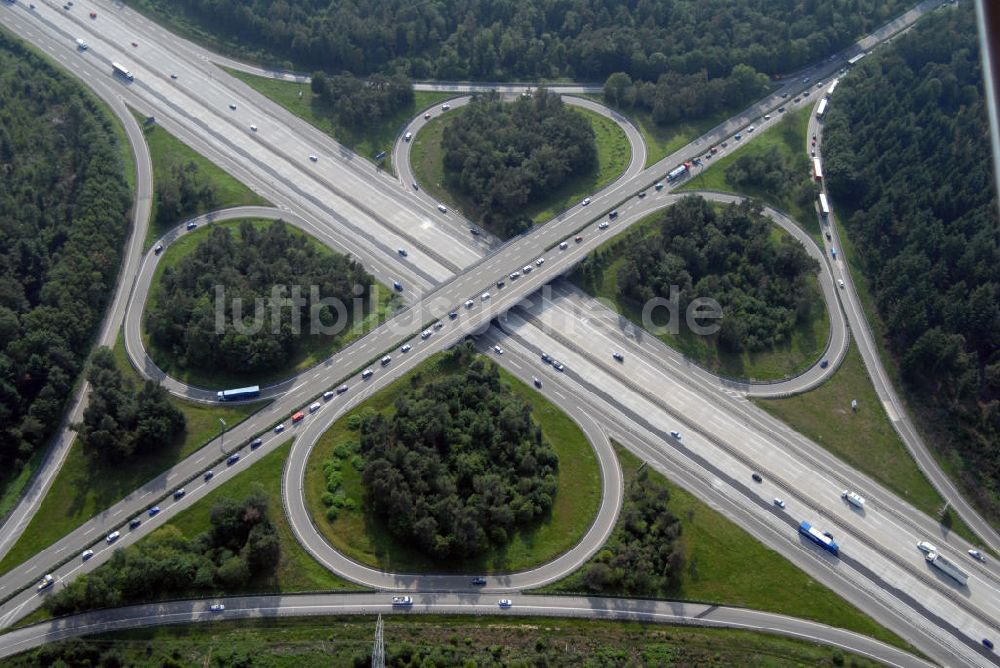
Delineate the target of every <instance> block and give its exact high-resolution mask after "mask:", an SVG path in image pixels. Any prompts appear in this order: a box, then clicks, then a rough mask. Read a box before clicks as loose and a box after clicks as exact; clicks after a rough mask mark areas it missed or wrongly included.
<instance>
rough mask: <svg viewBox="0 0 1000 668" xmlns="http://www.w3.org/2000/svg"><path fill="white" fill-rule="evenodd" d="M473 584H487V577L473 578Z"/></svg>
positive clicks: (480, 585)
mask: <svg viewBox="0 0 1000 668" xmlns="http://www.w3.org/2000/svg"><path fill="white" fill-rule="evenodd" d="M472 584H474V585H476V586H477V587H482V586H483V585H484V584H486V578H482V577H480V578H472Z"/></svg>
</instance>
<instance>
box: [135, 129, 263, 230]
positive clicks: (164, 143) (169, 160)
mask: <svg viewBox="0 0 1000 668" xmlns="http://www.w3.org/2000/svg"><path fill="white" fill-rule="evenodd" d="M135 117H136V120H138V121H139V125H141V126H142V127H143V134H144V135H145V137H146V144H147V145H148V146H149V156H150V160H151V161H152V163H153V202H152V206H151V208H150V212H149V228H148V230H147V231H146V242H145V243H144V244H143V248H149V247H150V246H152V245H153V241H155V240H156V239H158V238H159V237H161V236H162V235H163V234H164V233H165V232H167V230H169V229H171V228H172V227H174V226H175V225H177V224H178V223H180V222H181V220H167V221H164V222H163V223H160V222H158V221H157V214H158V211H159V196H158V195H157V188H158V184H161V183H164V182H166V181H169V180H171V176H170V173H171V168H172V167H174V166H175V165H177V166H180V165H186V164H188V163H191V162H193V163H194V164H195V165H197V166H198V181H199V185H201V184H207V185H210V186H211V187H212V188H213V189H214V190H215V196H216V203H215V205H214V206H212V207H211V209H224V208H228V207H233V206H246V205H262V206H268V205H270V202H268V201H267V200H266V199H264V198H263V197H261V196H260V195H258V194H257V193H255V192H254V191H252V190H250V189H249V188H248V187H246V186H245V185H243V184H242V183H240V182H239V181H237V180H236V179H235V178H234V177H232V176H230V175H229V174H227V173H226V172H225V171H224V170H223V169H222V168H221V167H218V166H217V165H216V164H215V163H214V162H212V161H211V160H209V159H208V158H206V157H205V156H203V155H201V154H200V153H197V152H195V151H194V150H193V149H192V148H190V147H189V146H188V145H187V144H184V143H183V142H181V141H180V140H179V139H177V138H176V137H174V136H173V135H172V134H170V133H169V132H167V131H166V130H164V129H163V128H161V127H160V126H159V125H156V124H155V123H152V124H146V123H145V118H144V117H143V116H141V115H139V114H135ZM208 210H209V208H207V207H205V206H199V207H198V208H197V209H196V210H195V211H192V212H191V213H190V214H188V215H187V216H186V218H190V217H192V216H197V215H198V214H201V213H205V212H206V211H208Z"/></svg>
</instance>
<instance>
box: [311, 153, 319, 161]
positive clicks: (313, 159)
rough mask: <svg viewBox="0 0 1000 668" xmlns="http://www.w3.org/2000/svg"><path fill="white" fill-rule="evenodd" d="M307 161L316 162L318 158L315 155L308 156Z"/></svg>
mask: <svg viewBox="0 0 1000 668" xmlns="http://www.w3.org/2000/svg"><path fill="white" fill-rule="evenodd" d="M309 159H310V160H312V161H313V162H316V161H317V160H319V156H316V155H310V156H309Z"/></svg>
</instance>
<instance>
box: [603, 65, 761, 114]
mask: <svg viewBox="0 0 1000 668" xmlns="http://www.w3.org/2000/svg"><path fill="white" fill-rule="evenodd" d="M769 86H770V83H769V79H768V77H767V75H766V74H760V73H758V72H757V71H756V70H754V69H753V68H752V67H750V66H749V65H734V66H733V69H732V71H731V72H729V73H728V75H726V76H716V77H709V75H708V73H707V72H706V71H705V70H701V71H699V72H695V73H693V74H684V73H681V72H674V71H670V72H666V73H664V74H661V75H660V77H659V79H657V80H656V82H655V83H654V82H652V81H642V80H641V79H640V80H636V81H633V80H632V77H630V76H629V75H628V74H627V73H625V72H615V73H614V74H612V75H611V76H609V77H608V79H607V81H605V82H604V96H605V98H607V99H608V100H609V101H610V102H611V103H612V104H614V105H616V106H620V107H626V108H636V109H644V110H646V111H649V112H650V115H651V116H652V118H653V120H654V121H656V122H657V123H660V124H662V125H667V124H669V123H676V122H677V121H680V120H683V119H690V118H702V117H705V116H709V115H711V114H714V113H716V112H718V111H721V110H723V109H734V108H739V107H742V106H744V105H746V104H748V103H750V102H752V101H754V100H756V99H757V98H759V97H761V96H762V95H763V94H764V93H766V92H767V90H768V87H769Z"/></svg>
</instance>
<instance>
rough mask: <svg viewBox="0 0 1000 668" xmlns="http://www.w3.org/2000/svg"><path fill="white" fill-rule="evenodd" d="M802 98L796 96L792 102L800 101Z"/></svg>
mask: <svg viewBox="0 0 1000 668" xmlns="http://www.w3.org/2000/svg"><path fill="white" fill-rule="evenodd" d="M801 99H802V98H801V97H797V98H795V99H794V100H792V102H798V101H799V100H801Z"/></svg>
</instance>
